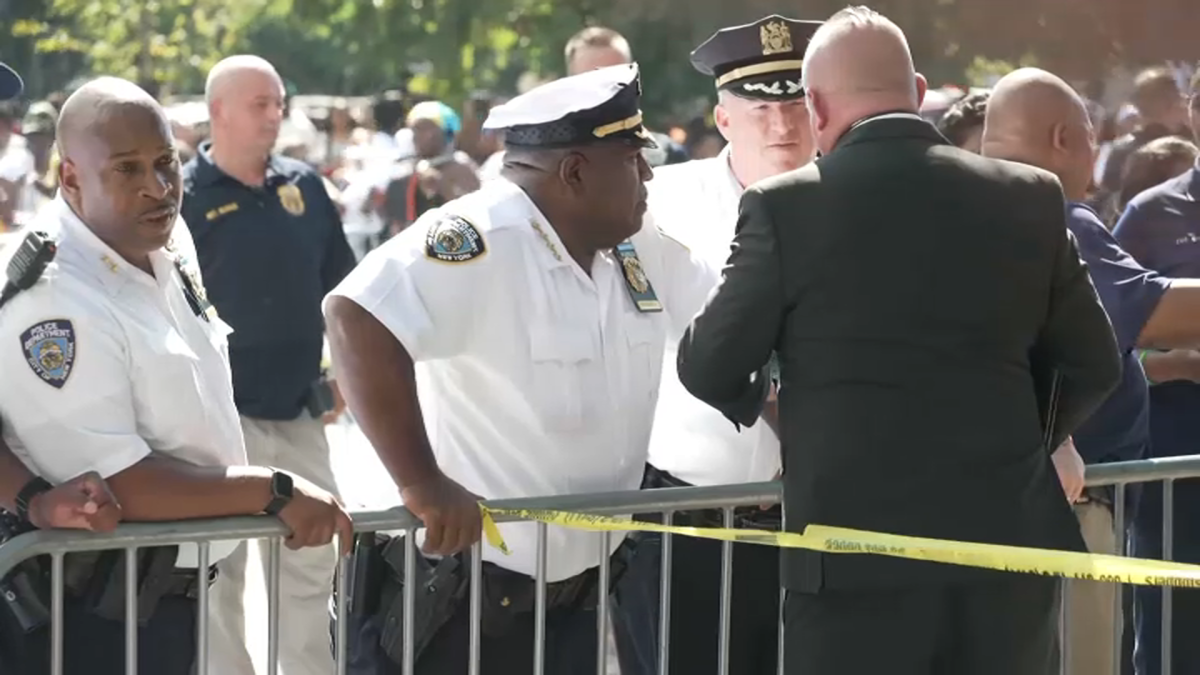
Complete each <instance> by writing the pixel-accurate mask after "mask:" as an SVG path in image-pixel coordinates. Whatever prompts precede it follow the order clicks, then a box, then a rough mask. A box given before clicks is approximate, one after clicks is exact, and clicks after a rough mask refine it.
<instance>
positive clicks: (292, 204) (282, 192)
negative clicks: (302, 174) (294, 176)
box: [279, 183, 304, 216]
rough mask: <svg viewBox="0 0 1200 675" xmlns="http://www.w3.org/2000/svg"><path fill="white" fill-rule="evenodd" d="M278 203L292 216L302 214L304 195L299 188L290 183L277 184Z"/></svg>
mask: <svg viewBox="0 0 1200 675" xmlns="http://www.w3.org/2000/svg"><path fill="white" fill-rule="evenodd" d="M279 203H280V204H282V205H283V208H284V210H286V211H287V212H288V213H290V214H292V215H293V216H302V215H304V195H303V194H301V192H300V188H298V187H296V186H295V185H293V184H291V183H285V184H283V185H280V186H279Z"/></svg>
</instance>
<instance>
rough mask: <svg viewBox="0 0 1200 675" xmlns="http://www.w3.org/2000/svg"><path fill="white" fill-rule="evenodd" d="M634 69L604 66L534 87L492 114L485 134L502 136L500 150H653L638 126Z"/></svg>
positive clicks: (638, 98)
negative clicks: (611, 146) (614, 145)
mask: <svg viewBox="0 0 1200 675" xmlns="http://www.w3.org/2000/svg"><path fill="white" fill-rule="evenodd" d="M641 99H642V85H641V80H640V79H639V76H638V67H637V64H636V63H633V64H627V65H620V66H609V67H608V68H598V69H596V70H592V71H588V72H586V73H580V74H578V75H572V76H570V77H564V78H562V79H558V80H555V81H553V82H550V83H547V84H543V85H541V86H539V87H534V88H533V89H530V90H529V91H527V92H525V93H524V94H521V95H520V96H517V97H516V98H514V99H512V100H511V101H509V102H508V103H505V104H504V105H500V106H496V107H495V108H492V110H491V112H490V113H489V114H488V118H487V120H486V121H484V123H483V128H484V129H490V130H500V129H503V130H504V143H505V145H511V146H519V147H535V148H566V147H574V146H580V145H592V144H595V143H605V142H613V141H617V142H622V143H628V144H630V145H635V146H638V147H643V148H654V147H657V145H656V144H655V143H654V139H653V138H652V137H651V136H650V134H649V132H647V131H646V128H645V127H643V126H642V111H641Z"/></svg>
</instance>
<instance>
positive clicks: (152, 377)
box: [134, 330, 204, 447]
mask: <svg viewBox="0 0 1200 675" xmlns="http://www.w3.org/2000/svg"><path fill="white" fill-rule="evenodd" d="M134 362H135V364H136V366H135V368H134V372H135V373H136V378H137V381H136V383H135V390H134V404H135V406H136V408H137V416H138V426H139V427H140V428H141V430H142V433H143V435H145V436H146V440H147V441H150V442H151V446H153V447H159V446H160V444H161V445H162V446H165V447H170V446H172V445H174V444H175V443H178V442H181V439H183V438H187V437H188V429H189V427H190V425H192V424H193V423H196V422H199V423H200V424H203V423H204V422H203V420H204V413H203V405H202V403H203V402H202V401H201V400H200V396H199V394H198V392H199V383H198V381H197V378H198V376H199V372H198V368H199V365H200V360H199V357H198V356H197V355H196V353H195V352H194V351H193V350H192V348H191V347H190V346H188V344H187V342H186V341H185V340H184V339H183V336H181V335H180V334H179V333H177V332H176V331H174V330H166V331H163V333H162V334H160V335H159V336H157V338H156V339H155V340H154V342H152V343H151V342H147V343H143V344H142V345H141V346H140V353H139V354H135V355H134Z"/></svg>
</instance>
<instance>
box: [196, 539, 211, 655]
mask: <svg viewBox="0 0 1200 675" xmlns="http://www.w3.org/2000/svg"><path fill="white" fill-rule="evenodd" d="M196 546H197V548H198V554H197V563H196V572H197V574H199V575H200V578H199V581H200V583H199V585H198V586H197V587H196V673H197V675H208V582H209V579H210V577H209V572H208V568H209V567H211V566H212V562H211V558H212V552H211V551H210V550H209V546H208V542H207V541H202V542H200V543H198V544H196Z"/></svg>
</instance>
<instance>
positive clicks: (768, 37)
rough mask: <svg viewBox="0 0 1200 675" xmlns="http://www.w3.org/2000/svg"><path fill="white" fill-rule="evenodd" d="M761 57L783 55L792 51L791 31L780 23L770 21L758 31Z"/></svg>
mask: <svg viewBox="0 0 1200 675" xmlns="http://www.w3.org/2000/svg"><path fill="white" fill-rule="evenodd" d="M759 37H760V38H761V39H762V53H763V56H770V55H772V54H785V53H787V52H791V51H793V49H792V30H791V29H790V28H788V26H787V24H785V23H783V22H782V21H771V22H768V23H766V24H764V25H763V27H762V28H761V29H760V30H759Z"/></svg>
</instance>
